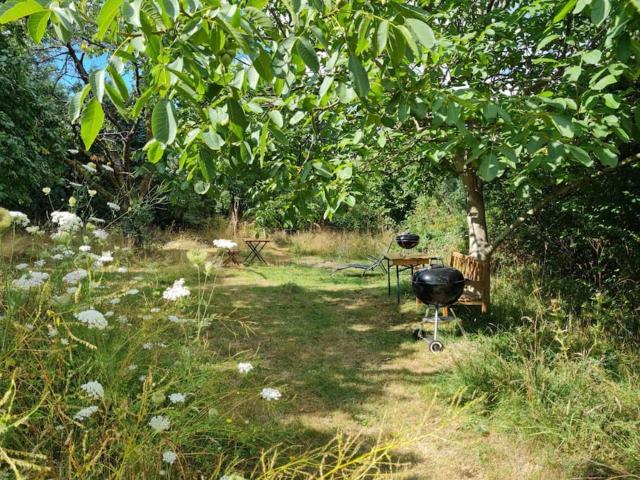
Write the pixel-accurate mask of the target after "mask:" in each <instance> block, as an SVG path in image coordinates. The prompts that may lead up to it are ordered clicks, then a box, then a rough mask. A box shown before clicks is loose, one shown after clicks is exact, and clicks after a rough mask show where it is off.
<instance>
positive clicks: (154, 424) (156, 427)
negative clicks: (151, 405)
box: [149, 415, 171, 433]
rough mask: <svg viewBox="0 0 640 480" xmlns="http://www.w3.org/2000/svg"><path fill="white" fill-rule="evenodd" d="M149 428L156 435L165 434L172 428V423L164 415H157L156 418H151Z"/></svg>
mask: <svg viewBox="0 0 640 480" xmlns="http://www.w3.org/2000/svg"><path fill="white" fill-rule="evenodd" d="M149 426H150V427H151V428H152V429H153V431H154V432H156V433H159V432H164V431H165V430H169V428H171V421H170V420H169V419H168V418H167V417H165V416H164V415H156V416H155V417H151V420H149Z"/></svg>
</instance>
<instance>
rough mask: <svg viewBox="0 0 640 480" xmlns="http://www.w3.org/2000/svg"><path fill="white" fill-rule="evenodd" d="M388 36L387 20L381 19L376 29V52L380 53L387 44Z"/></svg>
mask: <svg viewBox="0 0 640 480" xmlns="http://www.w3.org/2000/svg"><path fill="white" fill-rule="evenodd" d="M388 37H389V21H387V20H381V21H380V23H379V24H378V30H376V54H378V55H379V54H381V53H382V52H383V51H384V49H385V47H386V46H387V39H388Z"/></svg>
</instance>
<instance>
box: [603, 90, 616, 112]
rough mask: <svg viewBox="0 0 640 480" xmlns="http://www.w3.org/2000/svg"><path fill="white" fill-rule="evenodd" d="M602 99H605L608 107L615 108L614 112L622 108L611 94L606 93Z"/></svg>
mask: <svg viewBox="0 0 640 480" xmlns="http://www.w3.org/2000/svg"><path fill="white" fill-rule="evenodd" d="M602 97H603V98H604V104H605V105H606V106H607V107H609V108H613V109H614V110H615V109H617V108H618V107H620V102H619V101H618V100H616V98H615V97H614V96H613V95H611V94H610V93H605V94H604V95H603V96H602Z"/></svg>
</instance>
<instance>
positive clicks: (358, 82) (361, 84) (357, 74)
mask: <svg viewBox="0 0 640 480" xmlns="http://www.w3.org/2000/svg"><path fill="white" fill-rule="evenodd" d="M349 71H350V72H351V79H352V80H353V86H354V88H355V90H356V93H357V94H358V96H359V97H360V98H366V96H367V94H368V93H369V77H368V76H367V72H366V71H365V69H364V67H363V66H362V63H361V62H360V59H359V58H358V57H356V56H354V55H351V56H350V57H349Z"/></svg>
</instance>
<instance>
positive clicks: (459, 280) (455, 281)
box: [411, 265, 465, 307]
mask: <svg viewBox="0 0 640 480" xmlns="http://www.w3.org/2000/svg"><path fill="white" fill-rule="evenodd" d="M464 282H465V279H464V276H463V275H462V273H461V272H460V271H459V270H456V269H455V268H450V267H444V266H439V265H437V266H433V267H430V268H423V269H422V270H418V271H417V272H416V273H415V274H414V275H413V280H412V282H411V286H412V287H413V293H415V295H416V297H418V298H419V299H420V301H421V302H422V303H424V304H426V305H433V306H435V307H446V306H449V305H452V304H454V303H455V302H456V300H458V298H460V295H462V291H463V290H464Z"/></svg>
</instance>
